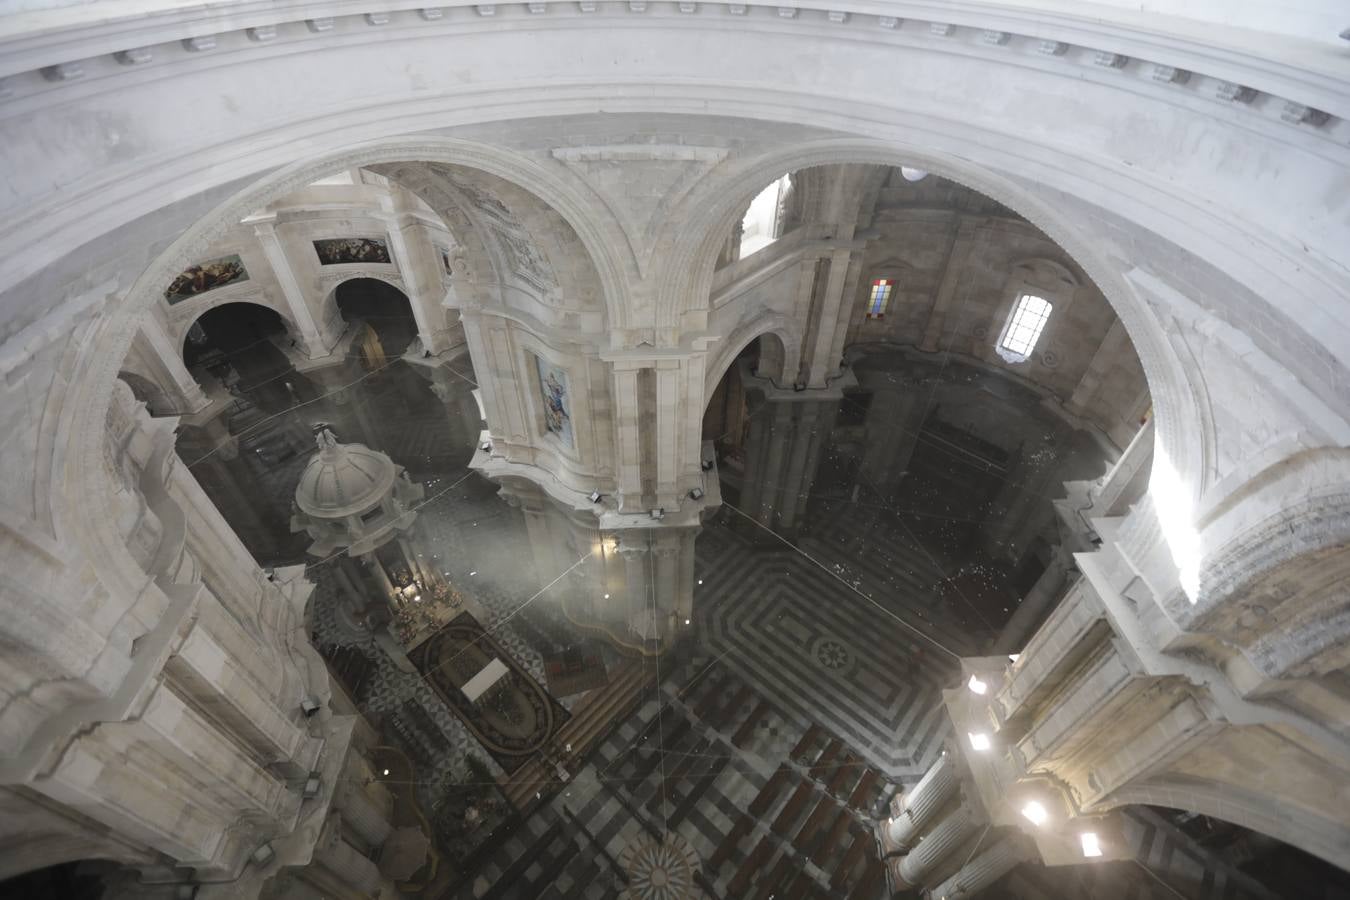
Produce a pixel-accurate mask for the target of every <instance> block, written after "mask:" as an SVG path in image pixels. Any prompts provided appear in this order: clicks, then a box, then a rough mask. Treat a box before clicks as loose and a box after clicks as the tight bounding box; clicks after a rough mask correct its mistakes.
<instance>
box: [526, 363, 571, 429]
mask: <svg viewBox="0 0 1350 900" xmlns="http://www.w3.org/2000/svg"><path fill="white" fill-rule="evenodd" d="M534 364H535V367H536V368H537V369H538V370H539V396H540V399H541V400H543V402H544V427H545V428H547V429H548V430H549V433H550V434H553V435H554V436H555V437H557V438H558V440H560V441H562V443H563V446H565V447H567V448H568V449H571V448H572V446H573V443H572V399H571V395H570V394H569V393H568V390H567V373H566V372H564V371H563V370H562V369H560V368H558V367H557V366H555V365H553V364H551V363H547V362H544V360H542V359H540V358H539V357H537V356H536V357H535V358H534Z"/></svg>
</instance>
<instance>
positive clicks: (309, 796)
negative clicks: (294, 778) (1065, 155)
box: [300, 772, 323, 800]
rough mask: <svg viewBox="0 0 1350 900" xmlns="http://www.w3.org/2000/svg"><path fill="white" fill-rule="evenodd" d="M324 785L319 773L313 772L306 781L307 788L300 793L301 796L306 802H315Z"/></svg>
mask: <svg viewBox="0 0 1350 900" xmlns="http://www.w3.org/2000/svg"><path fill="white" fill-rule="evenodd" d="M322 784H323V779H321V778H320V777H319V773H317V772H311V773H310V775H309V777H308V778H306V779H305V788H304V790H302V791H301V792H300V796H302V797H304V798H305V799H306V800H313V799H314V798H315V797H317V796H319V788H320V786H322Z"/></svg>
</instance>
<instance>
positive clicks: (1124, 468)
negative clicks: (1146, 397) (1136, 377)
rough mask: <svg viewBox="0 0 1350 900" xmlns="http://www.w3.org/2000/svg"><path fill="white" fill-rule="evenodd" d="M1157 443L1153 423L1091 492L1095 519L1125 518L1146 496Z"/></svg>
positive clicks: (1142, 430)
mask: <svg viewBox="0 0 1350 900" xmlns="http://www.w3.org/2000/svg"><path fill="white" fill-rule="evenodd" d="M1153 441H1154V432H1153V420H1152V419H1149V420H1148V422H1146V423H1145V424H1144V427H1143V428H1140V429H1139V431H1138V432H1137V433H1136V434H1135V436H1134V439H1133V440H1131V441H1130V445H1129V446H1128V447H1126V448H1125V452H1124V453H1122V454H1121V455H1120V459H1118V460H1116V464H1115V465H1114V466H1112V467H1111V471H1109V472H1107V473H1106V475H1105V476H1103V477H1102V481H1101V485H1100V487H1097V488H1094V489H1093V490H1092V491H1091V496H1092V509H1091V515H1094V516H1123V515H1125V513H1127V512H1129V507H1130V505H1131V504H1133V503H1135V502H1136V501H1137V500H1138V499H1139V498H1140V497H1142V496H1143V495H1144V492H1145V491H1147V490H1148V479H1149V476H1150V475H1152V473H1153Z"/></svg>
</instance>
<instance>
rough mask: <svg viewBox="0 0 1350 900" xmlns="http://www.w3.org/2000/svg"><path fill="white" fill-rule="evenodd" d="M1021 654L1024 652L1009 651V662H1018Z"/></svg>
mask: <svg viewBox="0 0 1350 900" xmlns="http://www.w3.org/2000/svg"><path fill="white" fill-rule="evenodd" d="M1021 655H1022V654H1020V653H1009V654H1008V662H1017V657H1019V656H1021Z"/></svg>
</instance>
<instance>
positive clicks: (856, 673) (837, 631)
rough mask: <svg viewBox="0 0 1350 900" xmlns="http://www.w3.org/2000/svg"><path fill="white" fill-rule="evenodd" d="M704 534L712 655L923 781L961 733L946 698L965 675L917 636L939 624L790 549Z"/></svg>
mask: <svg viewBox="0 0 1350 900" xmlns="http://www.w3.org/2000/svg"><path fill="white" fill-rule="evenodd" d="M705 528H706V532H705V534H704V535H703V536H701V537H700V539H699V541H698V543H697V545H696V547H697V550H698V577H699V578H700V579H702V581H703V584H702V586H701V587H700V588H699V589H698V590H699V593H698V595H697V597H696V601H695V606H694V609H695V615H696V616H697V617H698V619H699V626H700V632H701V634H700V637H701V639H702V641H703V643H704V645H705V647H706V652H708V653H711V654H713V655H714V656H715V657H716V658H717V659H718V660H719V661H720V662H722V663H723V664H725V665H726V666H728V667H729V668H732V669H734V670H736V671H737V672H738V673H739V674H741V675H742V676H743V677H744V678H745V679H746V680H747V681H749V682H750V683H752V684H753V685H754V686H755V687H756V688H757V689H758V690H759V692H760V693H762V694H763V695H764V696H766V697H768V698H770V699H771V700H772V701H773V703H774V704H775V705H776V706H777V707H779V708H780V709H782V710H783V711H784V712H785V713H787V714H788V715H789V716H791V717H792V718H793V719H794V720H795V721H796V722H798V723H799V724H801V725H802V727H805V726H806V724H808V723H811V722H815V723H818V724H820V725H822V726H824V727H825V728H826V729H828V730H829V731H832V732H834V733H835V734H837V735H839V736H840V737H841V738H843V739H844V740H845V741H847V742H848V744H849V746H850V747H852V748H853V749H854V750H856V751H857V752H859V753H861V754H862V755H863V756H864V757H865V758H866V759H867V760H868V761H869V762H871V763H872V764H873V765H875V766H876V767H877V768H879V769H880V770H881V771H882V772H884V773H885V774H886V775H887V776H889V777H891V778H894V779H902V780H910V779H914V778H918V777H919V776H920V775H922V774H923V772H924V771H925V770H926V769H927V767H928V766H929V765H930V764H931V762H932V761H933V759H934V758H935V757H936V755H937V754H938V752H939V751H940V750H941V740H942V738H943V736H944V735H945V734H946V732H947V730H948V729H949V727H950V726H949V723H948V721H947V719H946V717H945V715H944V714H943V712H942V705H941V697H940V693H939V692H940V690H941V688H942V687H944V686H949V685H950V684H951V682H952V678H953V677H954V671H955V669H954V664H953V662H952V661H951V660H950V657H949V656H948V654H947V653H946V652H945V651H943V650H942V649H940V648H939V647H938V646H936V645H934V644H933V643H931V642H930V641H928V640H927V639H926V638H925V637H924V636H922V635H921V634H917V633H916V629H920V630H921V631H924V632H929V631H931V630H932V627H931V625H930V624H927V623H922V622H919V621H917V616H915V615H914V614H913V613H912V612H911V611H910V610H908V609H906V608H905V606H904V605H903V604H900V603H896V602H894V601H892V602H891V603H888V604H886V605H885V606H882V605H881V604H880V603H879V602H874V601H872V600H869V599H865V598H863V597H860V596H858V594H857V593H855V592H854V591H852V590H850V589H849V588H848V587H846V586H845V585H842V584H840V583H839V581H838V579H836V578H834V577H832V575H831V574H830V573H829V572H826V571H822V569H821V568H820V567H819V566H816V565H814V564H813V563H811V562H810V561H808V560H805V559H803V558H802V557H801V556H800V555H799V554H796V553H794V552H792V551H790V550H788V549H787V548H782V549H777V548H775V547H773V546H767V547H766V546H763V545H756V544H753V543H751V542H749V541H747V540H745V539H744V538H743V537H741V536H740V535H739V534H737V533H736V532H735V531H733V530H731V529H728V528H725V527H722V526H719V525H717V524H710V525H708V526H705ZM925 599H926V598H925ZM925 612H928V610H927V609H926V608H925ZM930 615H931V613H930ZM897 618H899V619H900V620H902V621H903V622H904V623H905V624H902V621H897ZM907 624H908V625H909V627H907ZM943 637H944V638H946V636H945V635H944V636H943ZM944 643H945V640H944Z"/></svg>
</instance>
